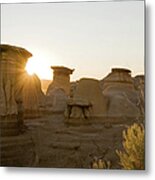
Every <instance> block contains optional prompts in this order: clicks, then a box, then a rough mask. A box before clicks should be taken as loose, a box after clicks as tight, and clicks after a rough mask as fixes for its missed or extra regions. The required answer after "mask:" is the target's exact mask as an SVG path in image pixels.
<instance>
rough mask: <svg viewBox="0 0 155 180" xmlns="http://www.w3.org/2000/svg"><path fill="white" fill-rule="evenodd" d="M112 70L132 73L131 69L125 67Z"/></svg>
mask: <svg viewBox="0 0 155 180" xmlns="http://www.w3.org/2000/svg"><path fill="white" fill-rule="evenodd" d="M112 72H122V73H131V71H130V70H129V69H125V68H112Z"/></svg>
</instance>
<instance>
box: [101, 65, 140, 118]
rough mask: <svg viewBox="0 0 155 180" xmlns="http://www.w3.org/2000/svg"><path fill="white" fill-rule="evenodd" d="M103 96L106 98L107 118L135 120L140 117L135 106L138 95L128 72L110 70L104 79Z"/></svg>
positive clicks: (118, 69)
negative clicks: (129, 118)
mask: <svg viewBox="0 0 155 180" xmlns="http://www.w3.org/2000/svg"><path fill="white" fill-rule="evenodd" d="M103 95H104V96H106V97H107V98H108V104H107V105H108V111H107V113H108V116H109V117H119V118H126V117H131V118H132V117H133V118H135V117H139V116H140V115H141V113H140V109H139V107H138V106H137V103H138V101H139V95H138V92H137V90H136V89H135V86H134V81H133V78H132V77H131V71H130V70H128V69H121V68H115V69H112V72H111V73H110V74H108V76H107V77H105V78H104V81H103Z"/></svg>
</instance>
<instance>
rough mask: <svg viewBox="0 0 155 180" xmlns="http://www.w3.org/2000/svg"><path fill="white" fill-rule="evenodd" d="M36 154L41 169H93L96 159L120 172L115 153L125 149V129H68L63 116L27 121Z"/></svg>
mask: <svg viewBox="0 0 155 180" xmlns="http://www.w3.org/2000/svg"><path fill="white" fill-rule="evenodd" d="M25 124H26V126H27V127H28V133H30V135H31V137H32V139H33V143H34V145H35V151H36V154H37V164H36V166H38V167H54V168H90V167H91V166H90V165H91V162H92V160H93V158H94V157H96V158H102V159H104V160H106V161H107V160H108V161H110V162H111V164H112V168H114V169H115V168H117V169H118V168H120V167H119V165H118V157H117V155H116V153H115V150H116V149H121V148H122V130H123V129H124V128H125V125H121V124H120V125H113V126H112V127H109V128H105V127H104V124H92V125H80V126H69V125H66V124H65V123H64V117H63V115H58V114H53V115H47V116H44V118H38V119H29V120H25Z"/></svg>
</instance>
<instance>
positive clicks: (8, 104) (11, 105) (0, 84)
mask: <svg viewBox="0 0 155 180" xmlns="http://www.w3.org/2000/svg"><path fill="white" fill-rule="evenodd" d="M0 52H1V54H0V57H1V59H0V132H1V134H0V136H1V138H0V145H1V146H0V152H1V161H0V165H1V166H32V165H33V162H34V161H35V152H34V145H33V142H32V139H31V137H30V135H28V134H27V133H26V132H24V131H22V130H23V127H24V125H23V93H22V92H23V83H24V77H25V70H24V68H25V65H26V62H27V59H28V58H29V57H31V56H32V54H31V53H30V52H28V51H27V50H25V49H23V48H20V47H15V46H10V45H0Z"/></svg>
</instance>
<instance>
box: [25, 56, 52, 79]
mask: <svg viewBox="0 0 155 180" xmlns="http://www.w3.org/2000/svg"><path fill="white" fill-rule="evenodd" d="M50 66H51V62H50V61H49V60H47V59H46V60H44V59H43V58H41V57H32V58H30V59H29V60H28V62H27V64H26V67H25V69H26V71H27V73H28V74H29V75H33V74H36V75H37V76H38V77H39V78H40V79H51V78H52V77H51V76H52V75H51V74H52V72H51V68H50Z"/></svg>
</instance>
